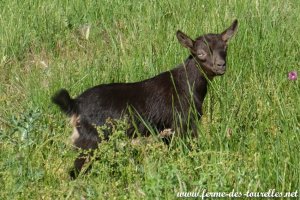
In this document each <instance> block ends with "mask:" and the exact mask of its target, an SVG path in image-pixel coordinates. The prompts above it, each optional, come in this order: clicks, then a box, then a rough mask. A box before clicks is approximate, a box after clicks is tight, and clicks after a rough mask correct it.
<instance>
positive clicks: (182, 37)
mask: <svg viewBox="0 0 300 200" xmlns="http://www.w3.org/2000/svg"><path fill="white" fill-rule="evenodd" d="M176 36H177V39H178V41H179V42H180V44H181V45H182V46H184V47H186V48H189V49H192V48H193V46H194V40H192V39H191V38H190V37H189V36H187V35H186V34H184V33H183V32H181V31H179V30H178V31H177V33H176Z"/></svg>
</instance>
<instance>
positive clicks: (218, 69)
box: [176, 20, 238, 76]
mask: <svg viewBox="0 0 300 200" xmlns="http://www.w3.org/2000/svg"><path fill="white" fill-rule="evenodd" d="M237 25H238V21H237V20H234V21H233V23H232V25H231V26H230V27H229V28H227V29H226V30H225V31H224V32H222V33H221V34H206V35H203V36H200V37H198V38H197V39H196V40H192V39H191V38H190V37H188V36H187V35H186V34H184V33H183V32H181V31H177V34H176V36H177V38H178V40H179V42H180V44H181V45H183V46H184V47H186V48H188V49H189V50H190V52H191V54H192V56H193V57H194V58H195V59H196V60H197V62H198V63H199V64H200V65H201V67H202V69H203V71H204V72H205V73H206V74H207V75H208V76H217V75H223V74H224V73H225V71H226V51H227V43H228V41H229V39H230V38H231V37H233V36H234V34H235V33H236V31H237Z"/></svg>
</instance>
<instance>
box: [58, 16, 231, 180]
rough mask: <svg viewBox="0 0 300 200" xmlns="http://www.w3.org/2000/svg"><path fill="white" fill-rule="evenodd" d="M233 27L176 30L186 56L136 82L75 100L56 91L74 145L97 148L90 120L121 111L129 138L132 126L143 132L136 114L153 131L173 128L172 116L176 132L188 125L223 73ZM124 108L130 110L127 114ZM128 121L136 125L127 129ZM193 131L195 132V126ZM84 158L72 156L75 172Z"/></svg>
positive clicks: (96, 89)
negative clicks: (191, 32) (193, 34)
mask: <svg viewBox="0 0 300 200" xmlns="http://www.w3.org/2000/svg"><path fill="white" fill-rule="evenodd" d="M236 30H237V20H235V21H234V22H233V24H232V25H231V26H230V27H229V28H228V29H226V30H225V31H224V32H223V33H221V34H207V35H203V36H200V37H198V38H197V39H196V40H195V41H194V40H192V39H191V38H189V37H188V36H186V35H185V34H184V33H182V32H181V31H177V38H178V40H179V42H180V43H181V44H182V45H183V46H184V47H186V48H188V49H189V51H190V56H189V57H188V58H187V59H186V61H185V62H184V63H183V64H181V65H179V66H177V67H176V68H174V69H172V70H170V71H167V72H164V73H161V74H159V75H157V76H155V77H153V78H150V79H147V80H144V81H140V82H136V83H111V84H103V85H98V86H95V87H93V88H90V89H88V90H86V91H85V92H83V93H82V94H81V95H79V96H78V97H77V98H75V99H72V98H71V97H70V95H69V93H68V92H67V90H65V89H62V90H60V91H59V92H58V93H56V94H55V95H54V96H53V97H52V101H53V102H54V103H55V104H57V105H58V106H59V107H60V108H61V110H62V111H63V112H65V113H66V114H67V115H68V116H70V117H72V118H73V120H72V121H73V126H74V137H73V139H74V145H75V146H76V147H78V148H81V149H95V148H97V146H98V144H99V143H100V142H101V139H100V137H99V134H98V132H97V130H96V128H95V126H94V125H97V126H101V125H104V124H105V122H106V120H107V119H108V118H112V119H119V118H121V117H122V116H124V115H130V116H133V118H132V117H129V118H130V119H131V121H130V122H129V123H130V124H131V126H130V128H129V129H128V130H127V135H128V136H129V137H135V136H136V134H135V133H136V132H137V131H138V132H139V133H140V134H141V135H143V136H147V135H148V134H149V131H148V130H147V128H146V127H145V125H144V124H143V123H142V122H141V121H140V120H139V119H138V117H136V116H137V115H140V116H141V117H142V118H143V119H144V120H145V121H146V122H147V123H149V124H150V125H152V126H153V127H154V128H156V129H157V130H158V131H162V130H164V129H166V128H171V129H173V130H174V129H176V128H178V127H176V119H177V118H178V116H180V118H181V122H182V123H183V124H182V126H181V129H183V131H181V132H184V130H185V129H187V128H189V127H190V128H193V124H192V125H191V126H188V124H187V121H188V119H190V118H191V117H192V118H193V119H199V118H200V117H201V115H202V104H203V101H204V98H205V95H206V92H207V85H208V79H210V80H212V78H213V77H214V76H218V75H223V74H224V73H225V70H226V48H227V42H228V40H229V39H230V38H231V37H232V36H233V35H234V34H235V32H236ZM191 107H194V108H195V109H196V111H197V112H196V113H197V115H196V116H191V115H190V110H191ZM129 108H130V110H131V111H134V112H133V114H132V113H130V112H129ZM174 116H177V117H175V118H174ZM133 122H134V123H135V124H136V125H137V128H138V130H135V129H134V128H133V126H132V123H133ZM109 134H110V133H109V132H105V134H104V138H105V139H108V138H109ZM194 134H195V135H197V133H196V130H194ZM85 161H86V158H85V157H84V155H83V154H81V155H80V156H79V157H78V158H77V159H76V160H75V173H77V172H79V171H80V170H81V168H82V166H83V165H84V163H85ZM75 173H73V174H72V176H75Z"/></svg>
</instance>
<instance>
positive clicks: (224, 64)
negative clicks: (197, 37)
mask: <svg viewBox="0 0 300 200" xmlns="http://www.w3.org/2000/svg"><path fill="white" fill-rule="evenodd" d="M217 66H218V67H220V68H225V67H226V63H225V62H224V61H223V62H222V61H219V62H217Z"/></svg>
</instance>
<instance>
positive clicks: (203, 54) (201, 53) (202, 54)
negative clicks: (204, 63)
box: [198, 52, 206, 58]
mask: <svg viewBox="0 0 300 200" xmlns="http://www.w3.org/2000/svg"><path fill="white" fill-rule="evenodd" d="M198 56H199V57H201V58H203V57H204V56H206V53H204V52H200V53H198Z"/></svg>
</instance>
